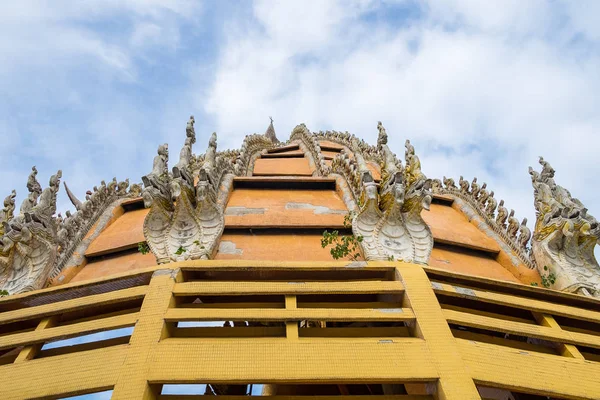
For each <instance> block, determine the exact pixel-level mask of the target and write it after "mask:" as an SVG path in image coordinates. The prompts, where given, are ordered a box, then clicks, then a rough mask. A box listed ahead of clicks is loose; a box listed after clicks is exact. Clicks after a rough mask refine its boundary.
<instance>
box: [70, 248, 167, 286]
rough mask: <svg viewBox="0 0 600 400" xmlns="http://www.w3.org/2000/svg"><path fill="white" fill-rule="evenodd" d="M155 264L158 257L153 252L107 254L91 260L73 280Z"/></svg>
mask: <svg viewBox="0 0 600 400" xmlns="http://www.w3.org/2000/svg"><path fill="white" fill-rule="evenodd" d="M153 265H156V258H155V257H154V255H153V254H152V253H148V254H142V253H138V252H127V253H121V255H115V256H113V257H111V256H106V258H103V259H98V260H96V261H91V262H89V263H88V264H87V265H86V266H85V267H83V269H82V270H81V272H79V273H78V274H77V275H75V277H74V278H73V279H72V280H71V282H79V281H85V280H88V279H96V278H101V277H105V276H109V275H113V274H119V273H123V272H127V271H133V270H136V269H140V268H145V267H151V266H153Z"/></svg>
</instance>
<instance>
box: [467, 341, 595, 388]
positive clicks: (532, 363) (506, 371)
mask: <svg viewBox="0 0 600 400" xmlns="http://www.w3.org/2000/svg"><path fill="white" fill-rule="evenodd" d="M456 344H457V347H458V349H459V351H460V353H461V355H462V359H463V360H464V363H465V365H466V368H467V370H468V371H469V373H470V374H471V377H472V378H473V380H474V381H475V383H476V384H477V385H483V386H491V387H499V388H506V389H509V390H514V391H517V392H524V393H532V394H537V395H543V396H550V397H553V398H554V397H557V398H564V399H586V400H591V399H600V379H598V377H599V376H600V363H596V362H590V361H585V360H579V359H576V358H571V357H560V356H554V355H550V354H543V353H536V352H528V351H523V350H519V349H511V348H508V347H503V346H497V345H493V344H487V343H481V342H475V341H471V340H464V339H457V340H456Z"/></svg>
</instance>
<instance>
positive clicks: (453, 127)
mask: <svg viewBox="0 0 600 400" xmlns="http://www.w3.org/2000/svg"><path fill="white" fill-rule="evenodd" d="M347 4H348V3H347V2H343V1H319V2H317V3H315V4H313V5H312V7H300V9H299V8H298V5H297V4H291V3H290V2H278V3H273V2H266V3H265V2H257V3H255V8H254V14H255V16H256V21H255V22H256V23H255V24H254V25H251V26H249V27H248V26H246V28H245V29H239V30H234V31H232V32H230V34H229V36H228V38H227V42H226V44H225V45H224V46H223V47H222V48H221V51H220V57H219V63H218V68H217V70H216V74H215V81H214V83H213V84H212V87H211V88H210V90H209V92H208V98H207V99H202V102H203V103H202V104H204V106H205V109H206V111H207V112H208V113H209V114H211V115H213V116H214V117H215V119H216V121H217V127H218V128H217V130H218V132H221V133H224V134H225V136H226V137H227V138H226V140H227V144H228V145H233V146H236V145H239V143H240V142H241V140H242V137H243V135H244V134H247V133H250V132H252V131H262V130H264V127H265V126H266V124H267V118H266V117H267V116H268V115H273V116H274V118H275V124H276V130H277V132H278V134H279V136H280V137H284V138H285V137H287V136H288V135H289V132H290V131H291V129H292V128H293V126H294V125H296V124H298V123H300V122H306V123H307V125H308V126H309V128H311V129H313V130H321V129H323V130H324V129H337V130H348V131H350V132H353V133H356V134H358V135H360V136H362V137H365V138H366V139H369V140H370V141H371V142H372V143H374V142H375V140H376V132H377V131H376V129H375V127H376V123H377V121H378V120H382V121H383V122H384V125H385V126H386V128H387V130H388V133H389V134H390V135H391V143H392V147H393V149H394V150H395V151H396V152H397V153H398V154H401V153H402V152H403V149H402V146H403V142H404V139H405V138H410V139H412V141H413V142H414V143H415V145H416V147H417V151H419V153H420V154H421V160H422V162H423V168H424V169H425V172H426V173H428V174H429V175H430V176H432V177H441V176H442V175H444V174H445V175H451V176H453V177H455V178H456V179H457V178H458V175H459V174H462V175H465V177H467V176H469V177H472V176H473V175H479V177H480V180H481V181H487V182H488V186H489V187H490V188H491V189H493V190H495V192H496V196H497V197H504V198H506V202H507V205H508V206H509V207H514V208H516V211H517V214H518V215H521V216H528V217H529V219H530V221H531V220H532V219H533V205H532V202H533V195H532V189H531V187H530V180H529V176H528V174H527V166H528V165H533V164H535V163H536V162H537V156H538V155H544V156H545V158H546V159H547V160H550V162H551V163H552V164H553V165H554V166H555V168H556V169H557V171H558V172H557V179H558V182H559V183H562V184H563V185H564V186H566V187H568V188H570V189H571V191H572V192H573V193H574V195H577V196H579V197H580V198H581V199H582V200H583V201H584V202H586V203H587V204H588V206H589V208H590V210H591V211H592V212H593V211H594V209H596V210H597V211H596V214H599V213H600V189H596V186H597V185H592V184H591V183H592V182H595V181H597V176H599V175H600V166H599V165H598V164H597V162H596V159H597V156H596V154H597V152H598V150H599V149H600V139H598V138H597V136H596V134H595V133H596V132H597V131H598V130H600V115H598V113H597V110H598V109H600V98H599V96H598V93H599V92H600V91H599V90H600V78H599V77H598V75H597V71H598V70H599V69H598V67H600V54H599V53H598V44H599V43H597V40H598V37H599V36H598V31H599V29H598V28H597V27H596V25H597V24H593V23H592V20H591V18H586V16H587V15H588V14H589V13H591V12H592V11H593V9H595V8H596V7H597V4H598V3H597V2H587V3H585V4H583V3H582V5H581V6H573V3H563V2H547V1H531V2H526V4H525V3H523V2H521V1H508V2H507V1H502V2H479V1H475V0H473V1H462V0H455V1H443V2H440V1H431V2H427V4H425V5H422V4H421V5H418V6H420V7H421V10H420V13H421V18H415V17H414V16H411V15H408V14H407V15H406V17H405V18H404V19H403V16H402V15H401V13H402V12H403V11H402V9H401V8H402V7H408V6H410V5H411V3H410V2H402V1H401V2H397V3H396V4H392V3H388V4H386V5H385V6H386V7H400V11H399V13H400V14H398V15H397V18H395V19H387V20H386V19H384V20H377V21H376V22H375V23H374V22H373V19H372V18H370V17H372V14H373V11H374V7H375V5H374V4H370V3H360V4H358V5H353V6H350V7H347ZM577 4H579V3H577ZM377 5H381V3H378V4H377ZM397 10H398V9H396V11H397ZM393 11H394V10H393V9H391V8H387V9H385V10H384V11H383V12H382V13H383V15H385V13H386V12H393ZM592 14H593V13H592ZM596 15H597V13H596ZM365 17H366V18H365ZM441 149H444V150H443V151H442V150H441Z"/></svg>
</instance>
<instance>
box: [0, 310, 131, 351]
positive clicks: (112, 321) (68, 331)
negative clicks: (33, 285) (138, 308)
mask: <svg viewBox="0 0 600 400" xmlns="http://www.w3.org/2000/svg"><path fill="white" fill-rule="evenodd" d="M138 315H139V313H133V314H126V315H119V316H116V317H109V318H102V319H98V320H94V321H87V322H81V323H79V324H70V325H65V326H57V327H55V328H48V329H42V330H38V331H32V332H26V333H20V334H15V335H7V336H2V337H0V349H7V348H11V347H16V346H23V345H30V344H36V343H44V342H48V341H55V340H60V339H68V338H71V337H74V336H81V335H86V334H90V333H96V332H101V331H107V330H112V329H119V328H125V327H127V326H132V325H135V323H136V322H137V319H138Z"/></svg>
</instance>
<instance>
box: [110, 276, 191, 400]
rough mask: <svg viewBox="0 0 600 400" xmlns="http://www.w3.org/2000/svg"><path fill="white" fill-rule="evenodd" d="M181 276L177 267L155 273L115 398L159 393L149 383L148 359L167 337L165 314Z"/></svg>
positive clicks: (148, 399) (149, 399)
mask: <svg viewBox="0 0 600 400" xmlns="http://www.w3.org/2000/svg"><path fill="white" fill-rule="evenodd" d="M180 276H181V273H180V271H179V270H178V269H177V270H171V269H161V270H157V271H155V272H154V274H153V275H152V279H151V281H150V285H149V287H148V293H147V294H146V297H145V298H144V302H143V303H142V307H141V310H140V314H139V319H138V321H137V323H136V324H135V328H134V330H133V333H132V335H131V340H130V341H129V345H130V347H129V349H128V354H127V357H126V358H125V362H124V363H123V366H122V367H121V373H120V374H119V379H118V380H117V383H116V385H115V387H114V391H113V395H112V399H113V400H115V399H123V400H125V399H126V400H133V399H140V400H141V399H144V400H153V399H156V398H157V396H158V394H159V393H155V392H154V391H153V390H152V388H151V387H150V385H149V384H148V379H147V375H148V368H149V365H148V358H149V357H150V354H151V353H152V350H153V349H154V347H155V346H156V345H157V344H158V342H159V341H160V340H161V339H163V338H165V337H166V336H168V332H167V327H166V325H165V322H164V315H165V312H166V311H167V309H168V308H169V307H170V306H172V305H173V303H174V297H173V286H174V285H175V282H176V281H178V280H180V279H181V278H180Z"/></svg>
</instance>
